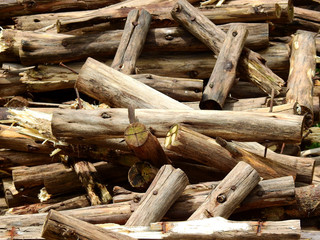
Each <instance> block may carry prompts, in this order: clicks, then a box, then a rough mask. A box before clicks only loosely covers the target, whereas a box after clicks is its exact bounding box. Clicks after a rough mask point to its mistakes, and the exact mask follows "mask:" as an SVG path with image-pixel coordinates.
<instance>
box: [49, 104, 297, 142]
mask: <svg viewBox="0 0 320 240" xmlns="http://www.w3.org/2000/svg"><path fill="white" fill-rule="evenodd" d="M135 113H136V117H137V118H138V119H139V121H140V122H142V123H144V124H145V125H146V126H147V127H149V126H150V127H152V131H151V132H152V133H153V134H154V135H155V136H156V137H164V136H166V134H167V131H168V130H169V129H170V127H171V126H172V125H173V124H177V123H182V124H183V125H185V126H189V127H190V129H192V130H195V131H198V132H200V133H203V134H205V135H207V136H210V137H214V136H221V137H223V138H224V139H234V140H236V139H238V140H239V139H242V140H244V141H252V140H254V141H265V140H270V141H280V142H300V141H301V137H302V128H303V117H302V116H298V115H285V114H276V113H274V114H270V113H246V114H245V116H244V114H243V112H235V111H214V110H207V111H202V110H198V111H197V110H170V109H166V110H165V109H154V110H153V109H136V111H135ZM127 114H128V113H127V110H126V109H117V108H113V109H103V110H59V111H56V112H54V113H53V118H52V132H53V135H54V136H55V137H57V138H59V139H63V140H64V141H68V139H73V140H76V139H77V138H78V137H81V138H82V139H84V138H92V139H94V138H99V137H100V138H101V137H105V138H115V137H120V136H123V133H124V130H125V128H126V127H127V126H128V124H129V120H128V116H127ZM104 116H109V117H108V118H103V117H104ZM230 119H232V121H230ZM66 123H68V124H66ZM195 123H196V124H195ZM80 126H81V127H80ZM115 126H116V127H115ZM239 126H241V128H239ZM257 126H259V129H257ZM270 129H277V132H276V133H275V132H270Z"/></svg>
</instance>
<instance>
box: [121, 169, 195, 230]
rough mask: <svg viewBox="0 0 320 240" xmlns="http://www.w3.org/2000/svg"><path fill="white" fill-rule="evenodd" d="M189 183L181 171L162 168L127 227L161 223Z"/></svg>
mask: <svg viewBox="0 0 320 240" xmlns="http://www.w3.org/2000/svg"><path fill="white" fill-rule="evenodd" d="M188 183H189V180H188V177H187V176H186V175H185V173H184V172H183V171H181V170H180V169H175V168H174V167H172V166H171V165H164V166H162V167H161V168H160V170H159V172H158V174H157V175H156V177H155V179H154V180H153V182H152V183H151V185H150V187H149V188H148V190H147V192H146V193H145V194H144V196H143V198H142V200H141V202H140V204H139V206H138V208H137V209H136V210H135V211H134V212H133V213H132V215H131V216H130V218H129V219H128V221H127V222H126V226H148V225H149V224H150V223H152V222H157V221H160V220H161V219H162V217H163V216H164V215H165V214H166V212H167V211H168V210H169V208H170V207H171V206H172V204H173V203H174V202H175V201H176V200H177V199H178V197H179V196H180V195H181V193H182V192H183V190H184V188H185V187H186V186H187V184H188Z"/></svg>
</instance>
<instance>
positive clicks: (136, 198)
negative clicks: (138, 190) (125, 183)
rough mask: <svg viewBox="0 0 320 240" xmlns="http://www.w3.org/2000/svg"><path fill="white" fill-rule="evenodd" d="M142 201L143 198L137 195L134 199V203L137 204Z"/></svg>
mask: <svg viewBox="0 0 320 240" xmlns="http://www.w3.org/2000/svg"><path fill="white" fill-rule="evenodd" d="M140 200H141V197H139V196H137V195H136V196H134V197H133V202H135V203H138V202H140Z"/></svg>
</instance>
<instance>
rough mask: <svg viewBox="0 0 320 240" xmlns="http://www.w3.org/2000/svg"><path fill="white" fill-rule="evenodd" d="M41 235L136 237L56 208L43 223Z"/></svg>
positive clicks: (46, 236) (58, 236)
mask: <svg viewBox="0 0 320 240" xmlns="http://www.w3.org/2000/svg"><path fill="white" fill-rule="evenodd" d="M41 236H42V237H44V238H45V239H52V240H53V239H54V240H56V239H57V238H60V237H61V236H63V238H77V239H83V240H85V239H92V240H98V239H105V238H106V239H115V240H116V239H117V240H120V239H121V240H131V239H132V240H133V239H136V238H132V237H128V236H126V235H123V234H121V233H116V232H113V231H110V230H105V229H103V228H101V227H97V226H94V225H92V224H90V223H87V222H84V221H81V220H78V219H76V218H74V217H71V216H67V215H64V214H62V213H59V212H57V211H55V210H50V212H49V214H48V216H47V218H46V220H45V223H44V225H43V229H42V233H41Z"/></svg>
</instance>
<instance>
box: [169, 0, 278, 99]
mask: <svg viewBox="0 0 320 240" xmlns="http://www.w3.org/2000/svg"><path fill="white" fill-rule="evenodd" d="M171 15H172V17H173V19H174V20H176V21H177V22H178V23H179V24H181V25H182V26H183V27H184V28H186V29H187V30H188V31H189V32H190V33H192V34H193V35H194V36H195V37H197V38H198V39H199V40H200V41H202V42H203V43H204V44H205V45H206V46H207V47H209V48H210V49H211V50H212V51H213V52H214V53H215V55H218V54H219V52H220V49H221V48H222V45H223V42H224V40H225V37H226V34H225V33H224V32H223V31H222V30H220V29H219V28H218V27H217V26H216V25H215V24H214V23H212V22H211V21H210V20H209V19H208V18H207V17H206V16H204V15H203V14H202V13H201V12H200V11H198V10H197V9H196V8H195V7H193V6H192V5H191V4H190V3H188V2H187V1H185V0H179V1H178V2H177V3H176V4H175V6H174V7H173V9H172V10H171ZM239 70H240V74H241V76H242V77H243V78H245V79H248V80H250V81H251V82H253V83H254V84H255V85H256V86H258V87H259V88H261V89H262V90H263V91H264V92H266V93H268V94H269V95H271V91H272V89H275V95H279V93H280V90H281V87H282V86H283V85H284V81H283V80H282V79H281V78H280V77H278V76H277V75H276V74H274V73H273V72H272V71H271V70H270V69H269V68H268V67H267V66H266V65H265V60H264V59H263V58H262V57H261V56H260V55H259V54H258V53H256V52H253V51H251V50H250V49H248V48H244V50H243V51H242V55H241V57H240V60H239Z"/></svg>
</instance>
